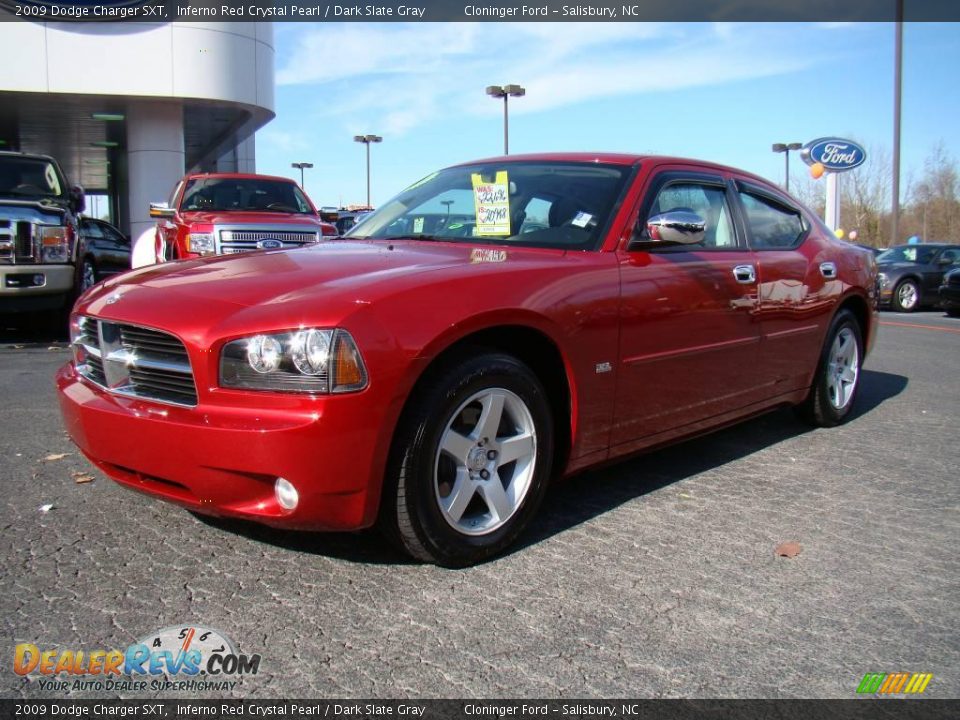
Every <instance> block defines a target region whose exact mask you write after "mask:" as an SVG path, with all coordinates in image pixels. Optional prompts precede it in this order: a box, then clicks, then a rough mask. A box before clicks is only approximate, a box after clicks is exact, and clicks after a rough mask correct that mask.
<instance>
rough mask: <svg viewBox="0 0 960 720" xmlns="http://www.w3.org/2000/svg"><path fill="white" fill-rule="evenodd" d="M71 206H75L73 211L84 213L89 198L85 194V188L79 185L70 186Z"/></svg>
mask: <svg viewBox="0 0 960 720" xmlns="http://www.w3.org/2000/svg"><path fill="white" fill-rule="evenodd" d="M70 207H71V208H73V212H74V213H76V214H79V213H82V212H83V211H84V210H86V209H87V198H86V196H85V195H84V194H83V188H82V187H80V186H79V185H74V186H73V187H72V188H70Z"/></svg>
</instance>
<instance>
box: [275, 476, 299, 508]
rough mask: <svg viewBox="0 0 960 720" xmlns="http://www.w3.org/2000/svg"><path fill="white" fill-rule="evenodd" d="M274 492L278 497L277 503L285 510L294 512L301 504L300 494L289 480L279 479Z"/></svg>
mask: <svg viewBox="0 0 960 720" xmlns="http://www.w3.org/2000/svg"><path fill="white" fill-rule="evenodd" d="M273 492H274V494H276V496H277V502H278V503H279V504H280V507H282V508H283V509H284V510H293V509H295V508H296V507H297V503H298V502H300V494H299V493H298V492H297V489H296V488H295V487H294V486H293V483H291V482H290V481H289V480H284V479H283V478H277V481H276V482H275V483H274V484H273Z"/></svg>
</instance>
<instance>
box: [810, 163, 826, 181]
mask: <svg viewBox="0 0 960 720" xmlns="http://www.w3.org/2000/svg"><path fill="white" fill-rule="evenodd" d="M825 171H826V168H825V167H824V166H823V163H814V164H813V165H811V166H810V174H811V175H812V176H813V179H814V180H819V179H820V178H821V177H823V173H824V172H825Z"/></svg>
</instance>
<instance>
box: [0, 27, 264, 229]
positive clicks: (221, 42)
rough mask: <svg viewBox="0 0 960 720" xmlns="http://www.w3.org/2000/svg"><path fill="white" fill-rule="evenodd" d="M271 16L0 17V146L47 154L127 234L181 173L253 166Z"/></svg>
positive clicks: (141, 225)
mask: <svg viewBox="0 0 960 720" xmlns="http://www.w3.org/2000/svg"><path fill="white" fill-rule="evenodd" d="M274 114H275V113H274V46H273V25H272V24H271V23H266V22H264V23H239V22H238V23H232V22H231V23H200V22H190V23H178V22H173V23H86V22H78V23H49V22H48V23H42V22H37V23H32V22H4V23H0V150H20V151H23V152H36V153H43V154H46V155H52V156H53V157H55V158H57V160H59V161H60V163H61V165H62V166H63V168H64V171H65V172H66V174H67V177H68V179H69V181H70V182H71V183H75V184H80V185H82V186H83V187H84V189H85V190H86V192H87V195H88V198H89V205H90V207H91V210H93V211H94V214H98V215H101V216H108V217H109V218H110V219H111V220H112V221H113V222H114V223H115V224H117V225H118V226H119V227H120V228H121V229H123V230H124V231H125V232H129V233H131V234H132V236H134V237H136V236H138V235H139V234H140V233H141V232H143V231H144V230H146V229H147V228H149V227H151V226H152V225H153V224H154V222H153V221H151V220H150V218H149V204H150V203H151V202H158V201H164V200H166V199H167V198H168V197H169V195H170V191H171V189H172V188H173V186H174V184H175V183H176V181H177V180H178V179H179V178H180V177H181V176H182V175H183V174H184V173H185V172H186V171H239V172H253V171H254V169H255V161H256V158H255V155H256V152H255V141H254V133H255V132H256V130H257V129H258V128H260V127H262V126H263V125H265V124H266V123H267V122H269V121H270V120H271V119H273V117H274Z"/></svg>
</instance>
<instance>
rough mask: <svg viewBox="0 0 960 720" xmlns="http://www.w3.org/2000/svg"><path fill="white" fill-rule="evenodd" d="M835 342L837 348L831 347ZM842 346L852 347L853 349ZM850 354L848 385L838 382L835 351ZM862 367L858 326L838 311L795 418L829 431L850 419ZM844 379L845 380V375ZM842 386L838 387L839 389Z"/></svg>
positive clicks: (847, 311)
mask: <svg viewBox="0 0 960 720" xmlns="http://www.w3.org/2000/svg"><path fill="white" fill-rule="evenodd" d="M838 337H839V338H842V339H841V340H840V341H839V348H838V347H837V346H835V343H837V342H838V340H837V339H838ZM846 343H853V346H852V347H851V346H850V345H847V344H846ZM838 349H839V350H843V351H847V350H852V351H853V352H854V356H853V360H852V361H851V362H850V363H848V364H846V369H847V370H849V369H850V368H852V369H853V380H852V384H850V385H848V384H847V383H846V382H845V381H842V378H843V377H844V376H843V375H842V374H841V371H843V370H844V368H842V367H839V365H840V363H838V362H837V357H836V354H837V351H838ZM862 366H863V332H862V331H861V329H860V323H859V322H857V318H856V317H855V316H854V314H853V313H852V312H850V311H849V310H841V311H840V312H838V313H837V315H836V316H835V317H834V318H833V322H832V323H831V324H830V330H829V331H828V332H827V338H826V340H825V341H824V344H823V350H821V352H820V362H819V363H818V364H817V372H816V374H815V375H814V376H813V384H812V385H811V386H810V392H809V394H808V395H807V397H806V399H805V400H804V401H803V403H802V404H800V405H799V406H798V407H797V414H798V415H799V416H800V417H801V418H802V419H803V420H805V421H806V422H808V423H810V424H811V425H814V426H815V427H833V426H835V425H840V424H842V423H844V422H846V421H847V420H848V419H849V418H850V413H851V412H852V410H853V406H854V403H855V402H856V399H857V393H858V392H859V390H860V377H861V372H860V371H861V368H862ZM846 377H849V375H847V376H846ZM841 386H842V387H841Z"/></svg>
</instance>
